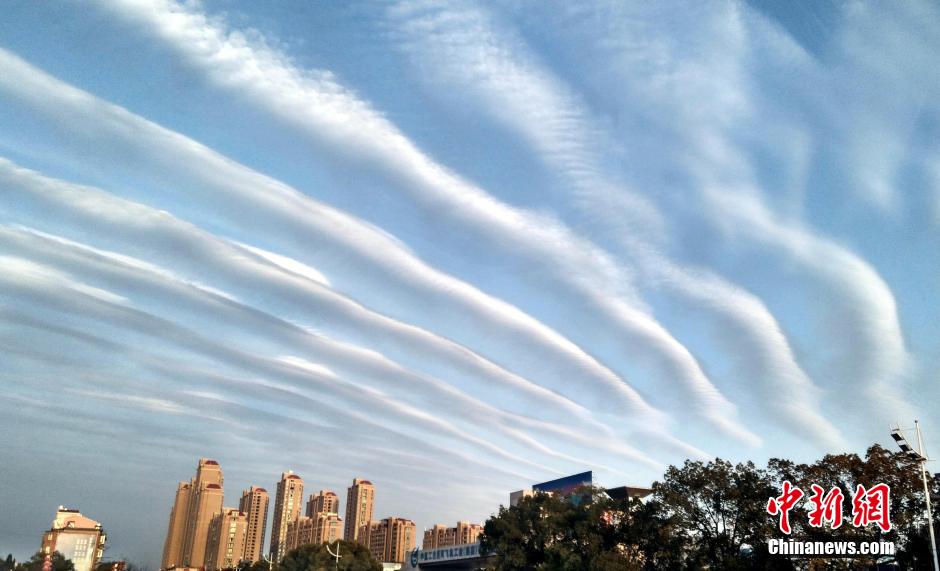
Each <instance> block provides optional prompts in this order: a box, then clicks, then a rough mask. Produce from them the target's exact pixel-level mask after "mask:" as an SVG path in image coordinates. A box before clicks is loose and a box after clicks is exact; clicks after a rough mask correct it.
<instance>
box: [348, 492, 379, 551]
mask: <svg viewBox="0 0 940 571" xmlns="http://www.w3.org/2000/svg"><path fill="white" fill-rule="evenodd" d="M374 504H375V487H374V486H373V485H372V482H370V481H369V480H362V479H359V478H355V479H354V480H353V483H352V486H350V487H349V488H348V489H347V490H346V525H345V530H344V532H343V539H345V540H346V541H358V538H359V529H360V528H361V527H362V526H363V525H364V524H367V523H369V522H371V521H372V510H373V507H374ZM360 543H362V544H363V545H366V546H368V543H365V542H363V541H360Z"/></svg>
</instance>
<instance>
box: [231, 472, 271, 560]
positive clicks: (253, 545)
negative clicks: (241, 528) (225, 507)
mask: <svg viewBox="0 0 940 571" xmlns="http://www.w3.org/2000/svg"><path fill="white" fill-rule="evenodd" d="M268 501H269V498H268V491H267V490H265V489H264V488H259V487H257V486H252V487H250V488H248V489H247V490H245V491H243V492H242V499H241V500H240V501H239V502H238V509H239V510H240V511H241V512H243V513H244V514H245V517H246V518H247V519H248V529H247V532H246V534H245V551H244V554H243V555H242V559H244V560H245V561H251V562H252V563H254V562H255V561H260V560H261V552H262V551H263V550H264V529H265V527H267V525H268Z"/></svg>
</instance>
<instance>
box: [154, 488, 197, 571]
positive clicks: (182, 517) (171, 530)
mask: <svg viewBox="0 0 940 571" xmlns="http://www.w3.org/2000/svg"><path fill="white" fill-rule="evenodd" d="M192 487H193V486H192V482H180V483H179V484H178V485H177V486H176V500H175V501H174V502H173V509H171V510H170V523H169V526H168V527H167V531H166V542H165V543H164V544H163V563H162V564H161V569H169V568H170V567H177V566H180V565H182V563H183V558H182V556H183V536H184V534H185V533H186V520H187V519H188V517H189V496H190V491H191V490H192Z"/></svg>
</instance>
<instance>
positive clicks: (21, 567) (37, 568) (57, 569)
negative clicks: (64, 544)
mask: <svg viewBox="0 0 940 571" xmlns="http://www.w3.org/2000/svg"><path fill="white" fill-rule="evenodd" d="M45 560H46V556H45V555H43V553H42V552H41V551H37V552H36V553H34V554H33V556H32V557H30V558H29V561H26V562H24V563H20V564H18V565H17V566H16V571H42V564H43V563H44V562H45ZM52 571H75V565H74V564H73V563H72V560H71V559H66V558H65V556H63V555H62V554H61V553H59V552H58V551H54V552H53V553H52Z"/></svg>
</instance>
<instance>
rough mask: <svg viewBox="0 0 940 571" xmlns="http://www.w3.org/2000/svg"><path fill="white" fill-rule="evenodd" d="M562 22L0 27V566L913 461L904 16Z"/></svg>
mask: <svg viewBox="0 0 940 571" xmlns="http://www.w3.org/2000/svg"><path fill="white" fill-rule="evenodd" d="M571 4H572V3H550V2H523V1H518V0H506V1H500V2H491V3H471V2H459V1H441V2H430V1H409V2H401V3H385V2H370V1H359V0H356V1H353V2H349V3H331V2H315V3H308V2H283V3H278V4H277V5H274V6H272V5H267V4H264V5H262V4H256V3H239V2H231V1H207V2H198V3H197V2H192V3H185V4H177V3H174V2H163V1H153V2H150V1H145V0H118V1H113V0H108V1H100V2H90V3H82V4H81V5H79V4H70V3H57V4H51V3H49V4H47V3H43V4H37V3H34V2H27V1H19V2H11V3H7V4H5V5H4V7H3V17H2V18H0V102H2V104H0V268H2V271H0V346H2V354H3V358H2V366H0V388H2V391H0V402H2V408H3V410H4V413H3V414H2V415H0V429H2V432H3V434H4V435H5V436H6V438H5V441H6V443H7V446H5V447H4V448H5V452H4V456H5V458H4V461H3V462H2V463H0V478H2V481H3V482H4V485H3V486H2V487H0V506H2V511H3V513H4V517H3V518H2V521H0V538H2V539H0V552H7V551H13V552H14V553H15V554H17V555H18V556H27V555H28V554H29V553H31V552H33V551H34V550H35V549H36V548H37V547H38V545H39V539H40V534H41V531H42V530H43V529H45V528H46V527H47V526H48V523H49V521H51V519H52V516H53V515H54V511H55V507H56V506H58V505H59V504H66V505H69V506H74V507H78V508H80V509H81V510H82V511H83V512H85V513H86V515H88V516H90V517H93V518H96V519H98V520H100V521H102V522H103V524H104V525H105V527H106V529H108V530H109V531H110V542H111V548H110V551H109V555H110V556H112V557H127V558H129V559H131V560H135V561H140V562H144V563H147V564H150V565H154V566H156V565H157V564H158V563H159V554H160V551H161V549H162V541H163V535H164V533H165V526H166V517H167V514H168V512H169V508H170V504H171V502H172V494H173V490H174V489H175V482H176V481H177V480H182V479H186V478H188V477H189V476H190V475H191V473H192V471H193V469H194V467H195V464H196V459H197V458H198V457H199V456H209V457H213V458H216V459H217V460H219V461H220V463H221V464H222V467H223V470H224V471H225V475H226V490H227V493H226V501H227V505H235V504H236V503H237V498H238V495H239V494H240V490H241V489H243V488H245V487H247V486H248V485H251V484H254V485H262V486H265V487H267V488H268V489H272V490H273V488H274V482H275V481H276V480H277V478H278V475H279V474H280V472H281V471H283V470H286V469H293V470H295V471H297V472H298V473H300V474H301V475H302V476H303V477H304V479H305V481H306V485H307V486H308V487H309V488H310V489H311V491H315V490H317V489H320V488H330V489H334V490H336V491H339V492H340V493H341V494H342V492H343V490H345V487H346V486H347V485H348V481H349V480H351V479H352V478H353V477H367V478H369V479H371V480H373V481H374V482H375V483H376V485H377V490H378V491H377V515H378V516H381V517H384V516H387V515H400V516H404V517H411V518H413V519H415V520H416V521H417V522H418V525H419V527H424V526H429V525H432V524H434V523H438V522H452V521H456V520H457V519H473V520H483V519H485V518H486V517H487V516H488V515H489V514H490V513H491V512H493V511H494V510H495V508H496V507H497V506H498V504H499V503H500V502H505V501H506V498H507V494H508V492H509V491H511V490H515V489H518V488H521V487H523V486H525V485H527V484H530V483H532V482H536V481H542V480H547V479H551V478H553V477H557V476H559V475H563V474H568V473H573V472H578V471H582V470H584V469H593V470H594V471H595V474H596V477H597V480H598V481H599V482H600V483H601V484H608V485H619V484H623V483H631V484H638V485H644V484H648V483H649V482H651V481H653V480H654V479H656V478H657V477H658V476H659V475H660V474H661V473H662V470H663V468H664V467H665V466H666V465H668V464H670V463H679V462H681V461H682V460H683V459H684V458H687V457H699V458H707V457H713V456H721V457H724V458H729V459H732V460H744V459H754V460H756V461H759V462H763V461H765V460H766V459H767V458H769V457H772V456H787V457H791V458H794V459H796V460H811V459H814V458H817V457H819V456H820V455H822V454H824V453H826V452H838V451H855V452H862V451H864V449H865V447H866V446H868V445H869V444H871V443H872V442H882V443H885V444H887V443H888V442H889V439H888V438H887V431H888V428H889V425H891V424H892V423H894V422H897V421H902V422H906V423H910V421H911V419H913V418H915V417H916V418H921V419H922V420H923V421H924V422H925V428H926V429H927V432H926V436H927V440H928V444H930V443H932V442H935V443H937V444H936V445H937V446H940V429H938V428H937V426H935V425H937V422H940V420H938V421H935V417H933V416H931V414H930V413H931V411H935V410H936V409H937V406H938V404H940V403H938V397H940V394H938V390H937V379H938V378H940V349H938V347H940V344H938V339H940V325H938V323H940V304H937V303H936V300H937V294H938V277H940V276H938V268H940V144H938V141H940V136H938V135H940V106H938V105H937V103H936V102H937V101H938V96H940V75H938V74H937V72H936V69H935V64H936V61H937V57H938V55H940V40H938V38H940V34H938V33H937V31H938V25H940V10H938V8H937V6H936V5H935V4H934V3H931V2H916V1H912V2H905V3H903V4H895V5H890V6H889V5H887V4H885V5H880V4H878V5H876V4H874V3H872V4H869V3H861V2H845V3H806V4H799V3H797V4H794V3H789V2H771V1H761V2H755V3H751V4H749V3H740V2H703V3H699V4H695V5H689V4H688V3H680V4H676V5H671V4H669V3H625V2H598V3H594V4H592V5H585V6H574V5H571ZM49 490H51V493H50V492H49Z"/></svg>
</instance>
